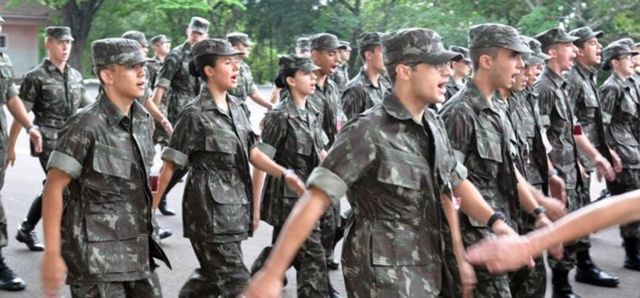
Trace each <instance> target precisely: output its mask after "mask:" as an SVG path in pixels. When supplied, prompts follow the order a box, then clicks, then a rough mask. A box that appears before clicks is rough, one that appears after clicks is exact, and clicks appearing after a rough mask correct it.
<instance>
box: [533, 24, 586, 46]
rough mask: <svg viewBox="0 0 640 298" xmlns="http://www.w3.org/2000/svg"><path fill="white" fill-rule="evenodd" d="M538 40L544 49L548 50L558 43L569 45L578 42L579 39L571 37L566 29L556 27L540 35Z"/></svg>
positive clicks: (537, 37) (537, 36)
mask: <svg viewBox="0 0 640 298" xmlns="http://www.w3.org/2000/svg"><path fill="white" fill-rule="evenodd" d="M536 39H537V40H538V41H539V42H540V45H541V47H542V48H543V49H546V48H548V47H550V46H552V45H554V44H557V43H569V42H574V41H576V40H578V37H576V36H571V35H569V34H567V32H565V31H564V29H562V28H559V27H556V28H552V29H549V30H547V31H544V32H542V33H539V34H538V35H536Z"/></svg>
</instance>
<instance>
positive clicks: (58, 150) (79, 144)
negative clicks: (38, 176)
mask: <svg viewBox="0 0 640 298" xmlns="http://www.w3.org/2000/svg"><path fill="white" fill-rule="evenodd" d="M83 122H84V121H83V118H82V117H72V118H71V119H69V120H68V121H67V123H66V124H65V125H64V126H63V127H62V129H61V130H60V132H59V133H58V141H57V142H56V146H55V149H54V151H53V152H52V153H51V156H50V157H49V161H48V163H47V170H49V169H52V168H55V169H58V170H60V171H62V172H64V173H66V174H67V175H69V176H70V177H71V178H73V179H77V178H78V177H80V174H81V173H82V167H83V166H82V165H83V164H84V160H85V159H86V158H87V155H88V154H89V149H90V147H91V146H93V144H94V143H95V139H94V138H93V136H92V135H91V134H90V133H88V132H87V131H86V130H85V129H86V127H85V126H86V125H85V123H83Z"/></svg>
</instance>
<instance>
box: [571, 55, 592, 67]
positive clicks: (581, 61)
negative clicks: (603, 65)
mask: <svg viewBox="0 0 640 298" xmlns="http://www.w3.org/2000/svg"><path fill="white" fill-rule="evenodd" d="M574 62H575V63H577V64H580V66H582V67H584V68H586V69H591V68H593V67H594V66H595V65H589V64H588V63H587V62H586V61H584V60H583V59H580V58H579V57H578V58H576V59H575V60H574Z"/></svg>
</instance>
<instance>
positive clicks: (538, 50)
mask: <svg viewBox="0 0 640 298" xmlns="http://www.w3.org/2000/svg"><path fill="white" fill-rule="evenodd" d="M520 39H521V40H522V41H523V42H524V43H525V44H526V45H527V46H528V47H529V49H530V50H531V55H529V56H528V57H527V58H526V59H525V61H524V63H525V64H526V65H527V66H532V65H538V64H542V63H544V62H545V61H547V60H549V58H551V56H549V55H547V54H545V53H543V52H542V46H541V44H540V42H539V41H538V40H537V39H535V38H531V37H529V36H524V35H521V36H520Z"/></svg>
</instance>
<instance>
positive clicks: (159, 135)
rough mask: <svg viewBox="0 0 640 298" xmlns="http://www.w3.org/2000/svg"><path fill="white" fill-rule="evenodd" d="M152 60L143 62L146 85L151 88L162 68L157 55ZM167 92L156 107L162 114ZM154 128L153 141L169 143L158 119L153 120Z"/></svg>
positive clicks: (164, 110)
mask: <svg viewBox="0 0 640 298" xmlns="http://www.w3.org/2000/svg"><path fill="white" fill-rule="evenodd" d="M152 59H153V61H150V62H148V63H147V64H145V70H146V72H147V74H148V80H147V86H149V87H150V88H153V86H155V85H156V81H157V78H158V72H160V69H161V68H162V65H163V63H162V62H160V60H159V59H158V57H157V56H154V57H153V58H152ZM167 104H168V103H167V93H165V94H164V96H162V98H161V99H160V105H158V109H160V112H162V114H163V115H167ZM153 126H154V128H155V129H154V130H153V143H154V144H160V145H161V146H166V145H167V144H168V143H169V136H168V135H167V133H166V132H165V131H164V129H163V128H162V123H160V122H158V121H154V122H153Z"/></svg>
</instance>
